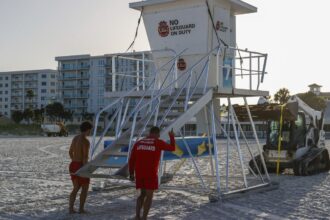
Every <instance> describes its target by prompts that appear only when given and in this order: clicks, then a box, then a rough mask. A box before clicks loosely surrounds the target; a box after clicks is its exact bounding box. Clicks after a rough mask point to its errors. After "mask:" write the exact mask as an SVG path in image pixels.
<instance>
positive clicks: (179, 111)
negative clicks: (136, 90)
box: [77, 89, 213, 177]
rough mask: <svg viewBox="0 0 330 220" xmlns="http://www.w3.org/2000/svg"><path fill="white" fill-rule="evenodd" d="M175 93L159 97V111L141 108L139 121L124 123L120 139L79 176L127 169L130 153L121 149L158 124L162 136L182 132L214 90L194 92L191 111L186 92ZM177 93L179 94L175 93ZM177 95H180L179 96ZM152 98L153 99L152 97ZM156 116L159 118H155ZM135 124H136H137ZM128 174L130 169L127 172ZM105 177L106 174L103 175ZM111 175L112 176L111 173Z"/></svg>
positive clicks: (86, 166)
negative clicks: (145, 112)
mask: <svg viewBox="0 0 330 220" xmlns="http://www.w3.org/2000/svg"><path fill="white" fill-rule="evenodd" d="M173 93H174V95H171V96H169V95H164V96H160V97H159V98H160V99H158V103H157V104H156V106H158V114H155V112H156V111H154V113H153V112H149V113H147V114H142V113H143V112H144V111H146V110H147V108H148V106H146V107H145V108H142V109H140V111H139V112H138V113H141V114H138V117H136V122H134V120H133V121H131V120H127V122H126V123H124V125H123V126H122V127H123V130H125V131H124V132H123V133H122V134H121V135H120V136H119V137H118V138H117V139H116V140H114V141H113V142H112V143H111V145H110V146H109V147H107V148H106V149H104V150H103V151H102V152H101V153H99V154H98V155H97V156H96V157H95V158H93V159H92V160H91V161H90V162H89V163H87V164H86V165H85V166H84V167H82V168H81V169H80V170H79V171H78V172H77V175H79V176H83V177H97V176H98V175H93V173H94V172H95V171H96V170H97V169H98V168H117V169H118V168H119V172H117V173H122V170H123V169H127V161H128V152H121V150H122V148H123V147H131V146H132V145H133V144H134V139H136V138H139V137H140V135H141V137H144V136H146V135H147V134H148V133H149V129H150V128H151V127H152V126H154V124H155V122H156V125H157V126H159V127H160V128H161V139H165V140H166V139H167V138H168V135H167V134H168V132H169V131H170V130H171V129H172V128H173V130H174V131H179V130H180V129H181V127H182V126H183V125H184V124H185V123H187V122H188V121H189V120H190V119H191V118H192V117H194V116H195V115H196V114H197V113H198V112H200V111H201V110H202V109H203V108H204V106H205V105H206V104H207V103H209V102H210V101H211V100H212V97H213V90H212V89H209V90H208V91H207V92H206V93H205V94H202V93H196V94H194V95H191V99H190V100H189V104H188V105H187V110H186V111H184V110H185V103H186V100H187V95H186V93H185V91H179V90H175V91H174V92H173ZM175 94H177V95H175ZM176 96H177V98H175V97H176ZM149 101H150V100H149ZM154 110H155V109H154ZM155 118H157V119H156V120H155ZM134 124H135V126H134ZM124 173H125V174H127V171H125V172H124ZM101 176H102V177H104V175H101ZM108 177H111V176H108Z"/></svg>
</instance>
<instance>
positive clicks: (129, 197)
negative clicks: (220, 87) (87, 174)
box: [0, 138, 330, 220]
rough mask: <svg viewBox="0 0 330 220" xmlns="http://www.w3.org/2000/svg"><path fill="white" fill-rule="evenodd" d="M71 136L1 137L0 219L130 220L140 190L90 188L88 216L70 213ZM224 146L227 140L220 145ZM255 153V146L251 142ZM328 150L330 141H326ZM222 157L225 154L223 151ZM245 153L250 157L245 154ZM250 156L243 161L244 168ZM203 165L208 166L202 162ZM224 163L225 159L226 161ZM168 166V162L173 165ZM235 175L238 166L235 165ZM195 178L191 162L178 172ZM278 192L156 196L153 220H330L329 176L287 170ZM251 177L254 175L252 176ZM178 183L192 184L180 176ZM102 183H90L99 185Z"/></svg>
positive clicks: (152, 214) (111, 187)
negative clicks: (223, 197)
mask: <svg viewBox="0 0 330 220" xmlns="http://www.w3.org/2000/svg"><path fill="white" fill-rule="evenodd" d="M70 141H71V138H2V139H1V142H0V219H86V220H87V219H132V218H133V217H134V208H135V199H136V197H137V192H136V191H135V189H133V188H127V187H114V186H108V187H106V188H105V189H104V190H101V191H92V190H90V192H89V196H88V199H87V204H86V209H87V210H89V211H90V214H87V215H78V214H74V215H69V214H68V208H67V206H68V205H67V203H68V195H69V193H70V190H71V187H72V186H71V180H70V177H69V175H68V164H69V156H68V147H69V144H70ZM219 144H221V145H223V141H219ZM252 145H253V146H254V151H255V147H256V145H255V144H254V143H253V142H252ZM327 147H328V148H329V147H330V142H329V141H328V142H327ZM220 153H221V152H220ZM243 153H244V154H247V152H246V151H245V150H243ZM247 158H248V157H247V156H246V157H244V162H245V164H246V163H247ZM199 163H207V160H206V159H202V160H200V161H199ZM221 164H223V161H222V163H221ZM169 166H170V164H169ZM231 172H232V173H234V172H235V167H231ZM184 173H190V174H193V173H194V170H193V166H192V165H191V163H186V164H184V165H183V167H182V170H180V172H179V174H180V175H181V174H184ZM271 177H272V179H273V180H276V181H278V182H280V187H279V189H277V190H274V191H267V192H263V193H250V194H247V195H244V196H241V197H239V198H235V199H231V200H228V201H226V202H222V203H220V202H218V203H210V202H209V201H208V198H207V196H205V195H200V194H195V193H190V192H188V191H164V190H161V191H159V192H157V193H156V195H155V200H154V204H153V206H152V209H151V212H150V219H193V220H194V219H196V220H200V219H208V220H211V219H285V218H287V219H298V218H299V219H330V216H329V215H330V184H329V183H330V175H329V173H322V174H318V175H315V176H309V177H296V176H293V175H292V174H290V171H287V174H285V175H281V176H279V177H277V176H275V175H271ZM249 178H250V176H249ZM174 182H175V183H179V184H183V185H185V184H186V185H187V184H192V181H191V180H190V177H184V176H179V177H177V178H176V179H175V180H174ZM101 184H103V180H102V181H101V180H92V186H93V187H96V186H100V185H101Z"/></svg>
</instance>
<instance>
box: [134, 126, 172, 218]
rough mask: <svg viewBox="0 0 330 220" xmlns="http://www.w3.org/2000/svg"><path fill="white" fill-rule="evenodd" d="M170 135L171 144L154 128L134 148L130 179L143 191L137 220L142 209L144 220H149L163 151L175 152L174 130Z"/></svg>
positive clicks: (138, 202) (137, 206) (138, 203)
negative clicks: (162, 138) (161, 137)
mask: <svg viewBox="0 0 330 220" xmlns="http://www.w3.org/2000/svg"><path fill="white" fill-rule="evenodd" d="M168 135H169V137H170V141H171V142H170V144H167V143H166V142H165V141H163V140H160V139H159V137H160V129H159V128H158V127H152V128H151V129H150V132H149V136H148V137H146V138H143V139H141V140H139V141H137V142H136V143H135V144H134V146H133V149H132V153H131V157H130V160H129V172H130V179H131V180H134V179H135V185H136V189H141V194H140V196H139V197H138V199H137V201H136V219H141V218H140V212H141V209H142V207H143V217H142V219H147V216H148V213H149V209H150V207H151V203H152V198H153V193H154V191H155V190H157V189H158V167H159V161H160V156H161V151H162V150H165V151H174V150H175V139H174V133H173V130H172V131H171V132H169V134H168ZM134 174H135V176H134Z"/></svg>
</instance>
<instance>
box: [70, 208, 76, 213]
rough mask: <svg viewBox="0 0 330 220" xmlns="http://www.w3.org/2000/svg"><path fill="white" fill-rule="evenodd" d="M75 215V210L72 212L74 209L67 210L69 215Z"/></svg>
mask: <svg viewBox="0 0 330 220" xmlns="http://www.w3.org/2000/svg"><path fill="white" fill-rule="evenodd" d="M75 213H77V211H76V210H74V209H71V210H69V214H75Z"/></svg>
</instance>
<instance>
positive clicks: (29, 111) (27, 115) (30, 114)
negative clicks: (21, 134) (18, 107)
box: [23, 108, 33, 124]
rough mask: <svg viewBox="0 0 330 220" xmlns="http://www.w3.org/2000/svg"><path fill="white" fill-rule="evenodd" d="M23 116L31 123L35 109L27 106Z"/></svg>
mask: <svg viewBox="0 0 330 220" xmlns="http://www.w3.org/2000/svg"><path fill="white" fill-rule="evenodd" d="M23 118H24V119H25V120H26V121H27V122H28V124H30V121H31V119H32V118H33V110H32V109H31V108H27V109H25V110H24V112H23Z"/></svg>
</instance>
